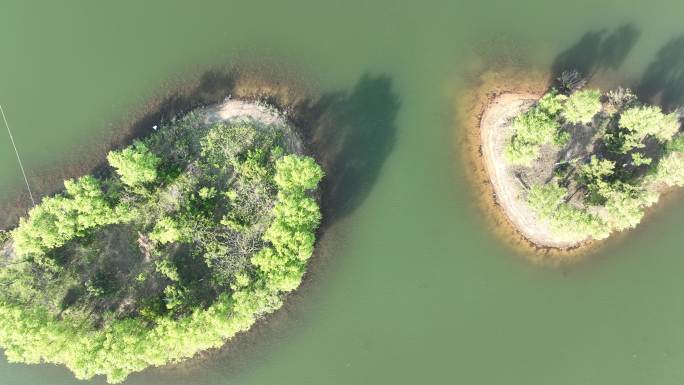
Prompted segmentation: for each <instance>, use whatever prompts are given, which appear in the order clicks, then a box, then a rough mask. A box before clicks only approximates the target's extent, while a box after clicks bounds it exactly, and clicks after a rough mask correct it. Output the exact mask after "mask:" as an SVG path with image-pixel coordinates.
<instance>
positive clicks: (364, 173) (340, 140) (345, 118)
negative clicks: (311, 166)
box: [294, 74, 400, 226]
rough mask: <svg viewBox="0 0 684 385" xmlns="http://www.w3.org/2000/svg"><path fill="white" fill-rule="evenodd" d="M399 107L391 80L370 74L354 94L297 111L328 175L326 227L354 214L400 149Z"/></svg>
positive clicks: (338, 95)
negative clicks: (397, 145) (390, 157)
mask: <svg viewBox="0 0 684 385" xmlns="http://www.w3.org/2000/svg"><path fill="white" fill-rule="evenodd" d="M399 107H400V102H399V97H398V95H397V94H396V93H395V92H394V90H393V89H392V82H391V79H390V78H389V77H387V76H384V75H379V76H371V75H368V74H366V75H363V76H362V77H361V79H360V80H359V81H358V83H357V84H356V85H355V86H354V88H353V89H352V90H351V91H350V92H349V93H344V92H336V93H330V94H326V95H323V96H322V97H321V98H319V99H318V100H316V101H315V102H313V103H311V102H307V103H303V104H302V105H299V106H297V107H296V112H295V114H294V116H295V117H296V119H297V120H299V121H295V122H294V123H295V125H297V126H298V127H300V129H302V131H303V132H304V137H305V141H306V142H307V144H308V147H309V148H310V149H311V150H312V151H313V153H314V156H315V157H316V159H317V160H318V161H319V163H321V164H322V166H323V168H324V169H325V171H326V177H325V179H324V180H323V182H322V186H321V187H322V210H323V216H324V222H323V226H325V225H327V224H330V223H332V222H333V221H335V220H337V219H341V218H342V217H344V216H346V215H347V214H349V213H351V212H352V211H353V210H354V209H355V208H356V207H358V206H359V205H360V204H361V203H362V202H363V200H364V199H365V197H366V196H367V195H368V193H369V192H370V190H371V188H372V186H373V183H374V182H375V180H376V179H377V177H378V176H379V174H380V170H381V167H382V165H383V163H384V161H385V159H386V158H387V156H388V155H389V153H390V152H391V150H392V148H393V147H394V142H395V140H396V123H395V119H396V116H397V112H398V110H399Z"/></svg>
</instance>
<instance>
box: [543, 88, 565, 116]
mask: <svg viewBox="0 0 684 385" xmlns="http://www.w3.org/2000/svg"><path fill="white" fill-rule="evenodd" d="M567 99H568V97H567V96H565V95H563V94H559V93H557V92H556V91H555V90H552V91H550V92H547V93H546V94H544V96H542V97H541V99H539V102H538V103H537V107H538V108H539V109H540V110H541V111H543V112H544V113H546V114H547V115H549V116H557V115H558V114H560V113H562V112H563V109H564V108H565V107H564V106H565V104H564V103H565V101H566V100H567Z"/></svg>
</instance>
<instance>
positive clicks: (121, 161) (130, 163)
mask: <svg viewBox="0 0 684 385" xmlns="http://www.w3.org/2000/svg"><path fill="white" fill-rule="evenodd" d="M107 161H109V164H110V165H111V166H112V167H114V169H115V170H116V173H117V174H119V177H121V181H122V182H123V183H124V184H125V185H127V186H129V187H138V186H141V185H143V184H146V183H151V182H154V181H155V180H156V179H157V167H158V166H159V163H160V162H161V159H159V157H158V156H157V155H155V154H153V153H152V152H150V150H149V149H148V148H147V146H146V145H145V144H144V143H142V142H140V141H135V142H134V143H133V144H132V145H131V146H128V147H126V148H125V149H123V150H121V151H110V152H109V154H108V155H107Z"/></svg>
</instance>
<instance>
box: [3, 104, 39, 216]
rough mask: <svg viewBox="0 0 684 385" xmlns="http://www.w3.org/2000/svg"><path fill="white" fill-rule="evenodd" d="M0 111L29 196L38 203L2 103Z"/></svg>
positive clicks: (33, 201)
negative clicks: (34, 197)
mask: <svg viewBox="0 0 684 385" xmlns="http://www.w3.org/2000/svg"><path fill="white" fill-rule="evenodd" d="M0 113H2V120H4V121H5V127H7V133H8V134H9V137H10V141H12V147H14V153H15V154H17V160H18V161H19V168H21V174H22V175H23V176H24V182H26V188H27V189H28V193H29V197H31V202H32V203H33V205H34V206H35V205H36V201H35V200H34V199H33V193H32V192H31V186H29V182H28V178H26V171H24V165H23V164H22V163H21V157H20V156H19V150H17V145H16V144H14V137H13V136H12V131H11V130H10V127H9V124H7V117H6V116H5V111H4V110H3V109H2V105H0Z"/></svg>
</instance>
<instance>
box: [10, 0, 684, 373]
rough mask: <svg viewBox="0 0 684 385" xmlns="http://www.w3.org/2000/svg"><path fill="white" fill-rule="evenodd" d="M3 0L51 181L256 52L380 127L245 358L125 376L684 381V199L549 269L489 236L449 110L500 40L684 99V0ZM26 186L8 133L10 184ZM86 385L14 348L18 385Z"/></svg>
mask: <svg viewBox="0 0 684 385" xmlns="http://www.w3.org/2000/svg"><path fill="white" fill-rule="evenodd" d="M2 5H3V6H2V21H1V23H0V48H1V49H2V53H1V55H2V60H1V61H0V103H2V105H3V106H4V108H5V111H6V112H7V113H8V118H9V121H10V124H11V125H12V127H13V129H14V134H15V140H16V142H17V145H18V146H19V147H20V150H21V151H22V152H23V156H24V163H25V167H26V168H27V172H28V174H29V178H30V179H31V180H32V181H34V182H35V183H38V182H37V180H38V179H39V178H40V177H41V175H46V174H50V173H51V172H52V173H54V172H55V171H56V170H59V169H60V168H62V167H64V165H66V164H67V163H69V162H74V161H78V160H79V159H81V158H83V157H85V156H86V155H87V154H88V150H89V149H90V148H92V146H93V143H99V142H102V141H103V140H104V138H106V137H108V135H111V133H112V130H114V129H115V128H116V127H117V124H116V123H117V122H120V121H121V119H123V118H125V117H126V116H129V115H130V114H131V113H133V112H134V111H137V110H139V106H140V105H141V103H144V102H146V101H147V100H149V99H150V98H151V97H152V96H153V95H154V94H155V93H156V92H157V91H158V90H160V89H162V88H164V87H166V86H167V85H168V84H170V83H173V82H175V81H178V79H179V78H181V77H184V76H187V75H188V74H198V73H202V72H203V71H205V70H207V69H209V68H212V67H214V66H222V65H230V64H232V63H235V62H237V61H239V60H241V59H242V58H244V57H250V58H264V59H267V60H268V61H269V62H271V63H282V65H283V66H285V67H287V68H296V70H297V73H298V74H299V76H303V77H305V78H306V79H307V81H308V82H310V84H312V85H314V86H315V88H316V89H317V90H319V91H320V92H321V93H324V92H342V93H346V94H351V95H362V96H359V97H358V99H356V100H357V101H358V103H357V105H355V106H354V107H353V108H351V109H350V111H351V112H350V113H351V115H352V117H351V118H350V121H351V122H352V124H353V123H354V119H353V115H354V112H356V111H360V112H359V114H360V115H363V114H365V115H363V116H361V117H360V118H359V119H361V120H362V121H363V123H362V124H359V127H362V129H363V130H373V129H374V127H375V129H377V131H376V132H365V131H364V132H359V133H358V134H357V138H356V139H355V141H354V140H352V141H351V142H350V143H352V144H354V145H355V146H358V148H361V149H363V150H364V152H365V153H366V154H365V155H360V154H356V155H353V156H352V155H350V160H349V162H350V164H352V163H353V162H361V163H360V164H361V165H362V166H363V167H361V168H360V170H362V171H364V173H363V175H356V176H358V177H353V178H350V179H348V180H347V181H346V183H347V184H353V185H354V186H352V190H353V191H355V193H354V194H355V196H354V198H355V201H354V202H353V203H354V204H353V205H349V207H347V208H346V212H345V214H347V215H346V216H344V217H343V218H341V219H339V220H337V221H335V223H333V224H332V225H331V226H330V227H329V229H328V231H327V232H326V233H325V236H324V237H323V239H322V241H321V245H320V247H319V249H320V253H319V254H320V255H319V257H318V262H317V263H316V265H317V267H316V268H315V269H314V270H315V272H314V273H313V274H312V276H313V277H314V279H313V280H310V281H311V282H308V283H307V284H305V287H304V289H303V290H302V291H301V292H300V293H298V294H297V295H296V296H295V297H294V298H292V301H291V302H292V303H291V304H289V306H287V308H286V309H285V310H284V311H283V312H280V313H278V314H277V315H275V316H274V317H273V318H272V319H271V321H270V322H268V324H266V325H262V326H261V327H260V328H258V329H257V330H256V331H255V332H252V333H250V334H248V335H247V336H244V337H241V338H239V339H238V341H236V343H235V344H234V345H231V348H229V349H225V350H223V351H221V352H218V353H213V354H211V355H210V357H209V358H207V359H205V360H199V361H198V360H195V361H193V362H191V363H190V364H186V365H182V366H181V367H178V368H174V369H154V370H148V371H145V372H143V373H140V374H135V375H133V376H131V377H130V378H129V380H128V381H127V382H126V383H127V384H131V385H132V384H164V385H176V384H197V385H217V384H240V385H273V384H278V385H287V384H292V385H308V384H311V385H327V384H340V385H343V384H344V385H347V384H354V385H356V384H359V385H361V384H373V385H376V384H407V385H408V384H411V385H414V384H467V385H503V384H511V385H549V384H554V385H592V384H595V385H643V384H659V385H668V384H672V385H675V384H682V383H684V303H682V301H681V298H682V293H684V279H682V277H683V276H684V258H682V252H681V248H680V245H681V237H682V228H683V225H684V200H679V201H674V202H672V203H670V204H669V205H668V206H667V209H666V210H661V211H660V212H658V213H657V214H655V215H654V216H652V217H651V218H649V220H648V223H647V224H646V225H645V226H643V227H642V228H641V229H640V230H638V231H636V232H634V233H633V234H632V235H631V236H630V237H628V239H625V240H623V241H621V242H619V243H614V244H611V245H609V246H608V247H607V248H605V249H603V250H602V251H601V252H600V255H598V256H596V257H595V258H594V259H593V260H591V261H590V262H588V263H584V264H581V265H580V266H576V267H573V268H567V269H563V270H558V269H556V270H554V269H545V268H539V267H534V266H531V265H529V264H528V263H526V262H525V261H524V260H523V259H522V258H520V257H519V256H516V255H515V254H514V253H513V252H511V251H510V250H508V249H507V248H506V247H504V246H502V245H500V244H499V243H498V242H497V241H496V240H495V239H493V237H492V236H491V235H490V234H489V232H488V231H487V229H486V226H485V223H484V222H483V220H482V219H481V217H482V216H481V214H480V213H479V212H478V209H477V208H476V207H475V206H474V205H473V203H472V196H471V194H470V192H469V190H468V186H467V184H466V179H465V177H464V175H465V173H466V172H467V170H464V169H463V167H462V165H461V163H460V161H459V160H458V159H459V157H458V154H456V153H455V150H454V148H455V145H454V142H455V139H454V133H455V131H457V130H458V127H454V123H453V122H454V120H455V117H454V113H453V104H454V99H453V95H455V94H456V93H458V92H459V91H461V90H462V89H463V87H464V84H465V82H464V80H463V79H464V77H465V76H467V75H468V74H471V73H473V71H474V70H476V69H477V68H478V66H479V65H480V64H481V63H483V62H484V61H486V60H484V61H483V60H482V59H481V58H482V57H483V56H485V57H491V56H492V55H493V54H494V53H502V54H503V55H505V56H507V57H513V58H517V59H518V60H524V61H526V62H529V63H532V64H534V65H536V66H539V67H540V68H551V67H553V65H554V62H556V63H558V62H559V60H560V61H561V62H562V61H563V60H565V61H568V60H579V61H577V62H576V63H575V65H577V66H580V67H583V68H584V69H585V70H586V71H594V70H595V71H602V70H604V69H608V70H609V71H610V74H611V76H612V77H614V78H624V79H629V81H630V82H631V83H630V84H632V85H639V84H641V85H642V89H643V90H644V92H647V93H649V94H651V95H652V94H655V93H656V91H658V90H660V88H666V89H667V90H666V93H665V94H664V99H666V100H665V101H666V102H667V103H668V104H676V103H678V102H680V100H679V99H680V97H681V94H680V91H679V90H680V89H684V88H680V87H678V86H680V85H682V77H681V75H680V74H679V72H678V71H681V68H683V66H684V43H682V40H677V39H678V38H680V36H682V34H684V24H682V19H681V15H682V13H683V12H684V2H681V1H674V0H671V1H655V0H654V1H634V0H631V1H616V0H613V1H596V0H591V1H588V0H587V1H585V0H578V1H573V2H568V1H562V2H561V1H550V0H535V1H504V0H502V1H487V0H477V1H475V0H472V1H442V2H438V1H403V2H398V1H386V0H381V1H377V0H376V1H368V0H364V1H357V0H345V1H341V0H339V1H338V0H335V1H313V0H304V1H299V0H297V1H271V2H267V1H232V2H229V1H222V2H220V1H212V2H210V1H206V2H198V1H195V2H182V3H181V2H173V1H145V2H140V1H130V2H126V1H117V2H66V1H60V2H47V1H46V2H43V3H39V2H23V1H17V2H11V1H7V0H6V1H4V2H3V4H2ZM625 25H627V26H628V27H623V28H622V29H621V30H620V29H619V28H620V26H625ZM601 30H605V33H604V34H603V35H602V34H601V33H600V31H601ZM616 30H617V31H622V32H617V33H615V34H613V35H611V34H612V33H613V32H614V31H616ZM611 36H612V40H608V41H609V43H605V44H603V45H601V41H602V40H606V39H608V38H609V37H611ZM668 43H669V44H668ZM573 46H574V47H575V49H574V50H572V51H567V50H569V49H572V47H573ZM616 47H617V48H616ZM564 51H566V52H571V54H570V55H567V54H566V55H563V52H564ZM577 58H580V59H577ZM649 68H650V69H649ZM659 87H660V88H659ZM376 107H377V108H376ZM369 111H370V112H369ZM372 111H382V113H378V114H375V115H374V114H373V112H372ZM369 122H370V123H369ZM350 154H354V152H350ZM364 162H365V163H364ZM356 171H359V169H357V170H356ZM21 183H22V180H21V174H20V173H19V169H18V167H17V165H16V160H15V159H14V154H13V152H12V150H11V147H10V143H9V140H8V138H7V136H6V135H4V134H2V135H0V196H2V197H9V196H11V195H12V192H13V191H16V190H17V189H18V188H21ZM343 187H344V186H343ZM347 187H349V186H347ZM342 191H345V190H344V189H343V190H342ZM23 199H24V200H25V199H27V197H23ZM76 382H77V381H76V380H75V379H74V378H73V376H72V375H71V374H70V373H69V372H68V371H67V370H66V369H64V368H61V367H56V366H50V365H42V366H25V365H10V364H7V363H6V362H5V361H4V359H2V360H0V383H1V384H3V385H26V384H32V385H40V384H50V385H63V384H74V383H76ZM92 383H103V381H102V379H97V380H95V381H92Z"/></svg>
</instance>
